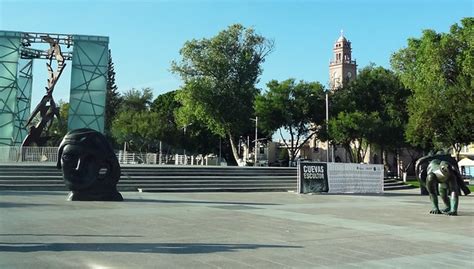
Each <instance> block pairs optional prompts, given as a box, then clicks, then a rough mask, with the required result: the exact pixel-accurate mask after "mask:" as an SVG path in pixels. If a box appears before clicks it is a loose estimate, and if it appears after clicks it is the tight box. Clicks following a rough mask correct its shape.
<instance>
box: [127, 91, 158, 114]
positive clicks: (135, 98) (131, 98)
mask: <svg viewBox="0 0 474 269" xmlns="http://www.w3.org/2000/svg"><path fill="white" fill-rule="evenodd" d="M152 102H153V90H152V89H151V88H143V89H142V90H141V91H140V90H137V89H131V90H128V91H126V92H125V93H124V95H123V97H122V102H121V106H120V110H119V111H121V112H122V111H129V112H130V111H134V112H138V111H144V110H149V109H150V106H151V104H152Z"/></svg>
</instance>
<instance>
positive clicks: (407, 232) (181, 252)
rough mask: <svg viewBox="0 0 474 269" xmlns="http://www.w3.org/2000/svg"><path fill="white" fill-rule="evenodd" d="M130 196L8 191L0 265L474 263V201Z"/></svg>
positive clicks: (0, 220)
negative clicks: (429, 206)
mask: <svg viewBox="0 0 474 269" xmlns="http://www.w3.org/2000/svg"><path fill="white" fill-rule="evenodd" d="M124 197H126V201H125V202H122V203H103V202H89V203H81V202H66V201H64V199H65V194H64V196H62V194H61V195H58V193H56V192H35V193H33V194H31V195H29V194H25V193H18V192H16V193H12V192H7V193H5V192H0V216H1V217H0V268H71V267H72V268H74V267H75V268H88V267H90V266H92V265H94V266H96V267H97V268H100V267H101V266H102V268H413V266H415V267H416V268H417V269H419V268H449V267H447V265H448V266H449V265H450V264H452V265H453V267H454V266H456V267H459V268H462V267H465V268H469V267H473V266H472V265H473V261H474V259H473V255H472V253H473V250H474V244H473V242H474V240H473V239H474V238H473V234H474V226H473V221H474V215H469V214H470V213H469V212H471V211H473V210H474V208H473V207H474V203H473V201H474V200H472V199H471V200H467V199H466V201H465V202H464V204H462V205H464V210H465V211H464V212H466V213H469V214H466V215H464V216H459V217H452V218H450V217H446V216H432V215H429V214H420V212H425V209H426V208H425V207H426V201H424V200H425V199H426V198H427V197H421V196H418V195H412V194H410V195H406V194H402V195H398V196H397V195H389V196H385V195H384V196H360V195H359V196H357V195H313V196H301V195H296V194H291V193H190V194H187V193H177V194H164V193H158V194H154V193H124ZM127 199H128V201H127ZM428 202H429V201H428ZM387 208H390V210H387ZM443 223H447V224H443ZM452 227H456V228H457V229H454V230H453V228H452ZM453 231H454V232H453ZM21 244H23V245H21ZM25 244H26V245H25ZM33 244H36V245H33ZM453 250H454V251H453ZM447 251H452V252H447ZM456 267H454V268H456Z"/></svg>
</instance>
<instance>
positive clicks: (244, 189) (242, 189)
mask: <svg viewBox="0 0 474 269" xmlns="http://www.w3.org/2000/svg"><path fill="white" fill-rule="evenodd" d="M138 191H139V192H273V191H274V192H288V191H296V188H291V189H289V188H285V187H282V188H278V187H271V188H269V187H267V188H259V187H219V188H213V187H211V188H208V187H200V188H139V189H138Z"/></svg>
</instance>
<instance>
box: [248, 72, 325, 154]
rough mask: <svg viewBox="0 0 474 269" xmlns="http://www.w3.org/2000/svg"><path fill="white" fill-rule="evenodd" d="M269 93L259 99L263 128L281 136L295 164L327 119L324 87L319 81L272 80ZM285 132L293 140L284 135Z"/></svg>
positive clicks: (258, 97) (256, 106)
mask: <svg viewBox="0 0 474 269" xmlns="http://www.w3.org/2000/svg"><path fill="white" fill-rule="evenodd" d="M267 87H268V91H267V92H266V93H264V94H262V95H259V96H257V98H256V100H255V111H256V114H257V115H258V116H259V123H260V126H262V128H263V129H265V130H267V131H269V132H270V133H273V132H275V131H277V130H280V135H281V138H282V140H283V141H284V143H285V145H286V147H287V148H288V151H289V158H290V161H291V162H293V161H294V160H295V157H296V156H297V154H298V152H299V151H300V149H301V147H302V146H303V145H304V144H305V143H306V142H307V141H309V140H310V139H311V138H312V137H313V136H314V135H316V133H317V131H318V129H319V127H320V126H322V125H323V122H324V118H325V93H324V86H323V85H321V84H320V83H319V82H305V81H300V82H298V83H296V82H295V80H294V79H288V80H285V81H282V82H278V81H276V80H272V81H270V82H269V83H268V84H267ZM282 129H283V130H285V131H286V132H287V133H288V134H289V139H285V137H284V136H283V135H282Z"/></svg>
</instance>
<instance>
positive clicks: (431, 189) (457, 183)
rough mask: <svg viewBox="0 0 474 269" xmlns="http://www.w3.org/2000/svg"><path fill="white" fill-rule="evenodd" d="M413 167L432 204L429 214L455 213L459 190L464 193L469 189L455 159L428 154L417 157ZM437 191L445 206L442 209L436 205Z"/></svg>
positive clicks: (453, 214) (456, 211)
mask: <svg viewBox="0 0 474 269" xmlns="http://www.w3.org/2000/svg"><path fill="white" fill-rule="evenodd" d="M415 167H416V174H417V178H418V181H419V182H420V185H421V188H422V189H423V188H425V189H426V191H427V192H428V194H429V196H430V200H431V203H432V205H433V209H431V211H430V214H446V215H450V216H455V215H457V214H458V206H459V196H460V195H461V191H462V192H463V193H464V195H468V194H469V193H471V191H470V190H469V188H468V187H467V186H466V184H465V183H464V180H463V179H462V177H461V174H460V173H459V168H458V164H457V162H456V160H455V159H454V158H453V157H451V156H450V155H444V154H438V155H428V156H425V157H422V158H420V159H418V160H417V162H416V166H415ZM422 193H423V191H422ZM438 193H439V195H440V196H441V199H442V200H443V203H444V205H445V206H446V207H445V208H444V209H442V210H440V209H439V207H438Z"/></svg>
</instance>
